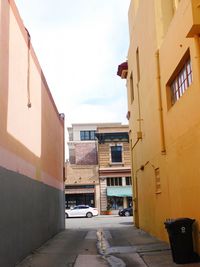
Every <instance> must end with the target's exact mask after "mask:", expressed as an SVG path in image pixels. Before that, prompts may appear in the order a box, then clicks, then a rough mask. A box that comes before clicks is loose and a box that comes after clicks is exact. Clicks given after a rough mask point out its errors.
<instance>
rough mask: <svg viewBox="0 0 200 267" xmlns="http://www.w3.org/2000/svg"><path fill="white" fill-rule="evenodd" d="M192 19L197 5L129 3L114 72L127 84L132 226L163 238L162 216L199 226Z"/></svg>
mask: <svg viewBox="0 0 200 267" xmlns="http://www.w3.org/2000/svg"><path fill="white" fill-rule="evenodd" d="M199 14H200V13H199V1H198V0H170V1H165V0H159V1H157V0H148V1H146V0H132V1H131V4H130V8H129V33H130V46H129V52H128V64H127V67H124V65H123V66H122V65H121V68H122V69H120V72H119V73H118V74H119V75H120V76H121V77H122V78H127V93H128V114H129V116H128V117H129V127H130V143H131V155H132V166H133V177H134V188H135V194H136V195H135V202H134V206H135V216H134V217H135V223H136V226H139V227H140V228H142V229H144V230H146V231H148V232H149V233H151V234H153V235H155V236H157V237H159V238H160V239H163V240H168V237H167V233H166V230H165V227H164V221H165V220H166V219H167V218H179V217H189V218H194V219H195V220H196V225H197V226H198V225H199V222H200V213H199V208H198V203H199V202H200V186H199V185H200V183H199V173H200V167H199V164H198V163H199V159H200V153H199V151H200V143H199V132H200V131H199V129H200V105H199V99H200V90H199V88H200V39H199V35H200V15H199ZM144 18H145V19H144ZM122 70H123V74H124V71H125V74H126V75H121V74H122ZM195 237H196V241H197V242H196V248H197V251H198V252H200V247H199V235H198V234H195Z"/></svg>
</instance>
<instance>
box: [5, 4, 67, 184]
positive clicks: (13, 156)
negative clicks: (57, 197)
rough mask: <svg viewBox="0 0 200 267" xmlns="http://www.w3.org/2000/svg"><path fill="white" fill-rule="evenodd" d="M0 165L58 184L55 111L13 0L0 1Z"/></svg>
mask: <svg viewBox="0 0 200 267" xmlns="http://www.w3.org/2000/svg"><path fill="white" fill-rule="evenodd" d="M0 59H1V60H0V73H1V75H0V88H1V90H0V166H2V167H5V168H7V169H9V170H13V171H17V172H19V173H22V174H25V175H27V176H28V177H30V178H32V179H36V180H39V181H42V182H44V183H46V184H49V185H51V186H53V187H56V188H60V189H61V188H63V165H64V121H63V119H62V118H61V117H60V116H59V113H58V110H57V108H56V105H55V103H54V101H53V98H52V96H51V93H50V91H49V88H48V85H47V82H46V80H45V78H44V75H43V72H42V70H41V68H40V65H39V63H38V60H37V57H36V55H35V53H34V50H33V48H32V46H31V44H29V38H28V33H27V31H26V29H25V27H24V25H23V23H22V20H21V18H20V16H19V13H18V11H17V8H16V6H15V3H14V1H13V0H10V1H8V0H4V1H1V2H0Z"/></svg>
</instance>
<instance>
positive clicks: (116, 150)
mask: <svg viewBox="0 0 200 267" xmlns="http://www.w3.org/2000/svg"><path fill="white" fill-rule="evenodd" d="M110 153H111V162H112V163H122V145H116V146H110Z"/></svg>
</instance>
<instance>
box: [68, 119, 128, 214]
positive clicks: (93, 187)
mask: <svg viewBox="0 0 200 267" xmlns="http://www.w3.org/2000/svg"><path fill="white" fill-rule="evenodd" d="M105 129H106V132H107V133H109V132H110V131H111V132H112V131H113V130H114V131H116V132H119V131H121V132H122V131H124V132H125V133H124V134H122V133H120V134H119V137H121V136H122V137H123V138H125V139H123V140H121V139H117V140H118V141H120V144H121V146H120V145H119V142H118V143H116V141H117V140H112V142H111V143H110V145H111V144H113V143H114V144H118V145H119V146H118V149H122V150H121V152H120V151H119V152H116V153H115V152H112V153H113V157H114V156H116V155H114V154H118V156H119V158H118V159H117V158H116V159H113V160H117V161H118V162H115V164H113V165H115V167H116V168H112V169H111V167H110V166H111V165H109V168H108V169H109V170H110V171H111V172H109V170H108V172H107V173H105V172H104V173H103V174H102V170H101V168H102V167H103V165H101V164H102V162H101V160H100V159H101V158H102V152H103V151H102V149H101V145H100V144H98V141H99V138H100V132H101V131H102V130H105ZM127 129H128V128H127V126H125V127H124V126H122V125H121V123H90V124H87V123H82V124H72V127H69V128H68V133H69V142H68V147H69V161H68V162H66V174H65V176H66V181H65V203H66V207H67V208H70V207H71V206H75V205H78V204H86V205H90V206H93V207H96V208H98V210H99V212H101V211H102V210H105V209H106V206H107V193H106V187H107V186H105V185H104V184H106V185H107V183H106V181H107V180H106V178H105V177H107V176H108V178H109V179H110V187H109V189H108V191H109V190H111V191H112V195H113V194H114V195H113V198H111V199H110V203H112V209H113V210H116V209H118V208H120V207H123V206H128V205H131V202H132V199H131V196H132V191H131V180H130V176H131V175H130V154H129V153H130V151H129V143H128V132H127ZM113 134H114V133H112V134H111V135H113ZM97 138H98V139H97ZM122 143H123V144H122ZM125 143H126V144H125ZM107 145H108V143H107ZM107 145H106V148H107ZM104 153H105V154H106V157H107V159H108V162H107V163H106V166H107V164H110V163H111V161H110V159H109V158H110V150H109V149H106V150H104ZM120 156H121V158H120ZM98 159H99V160H100V161H99V160H98ZM119 161H120V162H119ZM102 175H103V176H102ZM105 175H107V176H105ZM122 176H123V177H122ZM111 177H112V178H113V179H111ZM116 177H117V178H116ZM115 178H116V179H117V180H118V184H117V181H115ZM103 181H104V182H103ZM108 183H109V182H108ZM126 184H127V186H125V185H126ZM102 185H103V186H102ZM112 185H113V189H111V188H112ZM115 186H116V187H115ZM122 186H123V190H124V191H123V192H121V189H122ZM114 189H115V191H114ZM111 191H110V192H111ZM125 191H126V192H125ZM120 192H121V193H120ZM109 194H111V193H109ZM122 194H123V196H122ZM124 194H126V195H124ZM127 194H128V195H127ZM110 196H111V195H110Z"/></svg>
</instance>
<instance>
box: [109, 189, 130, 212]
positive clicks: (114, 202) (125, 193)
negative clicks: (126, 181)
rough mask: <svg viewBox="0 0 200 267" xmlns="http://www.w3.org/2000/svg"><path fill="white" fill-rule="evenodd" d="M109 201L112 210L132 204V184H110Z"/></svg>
mask: <svg viewBox="0 0 200 267" xmlns="http://www.w3.org/2000/svg"><path fill="white" fill-rule="evenodd" d="M107 203H108V205H110V206H111V209H112V210H119V209H121V208H127V207H131V206H132V188H131V186H108V187H107Z"/></svg>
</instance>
